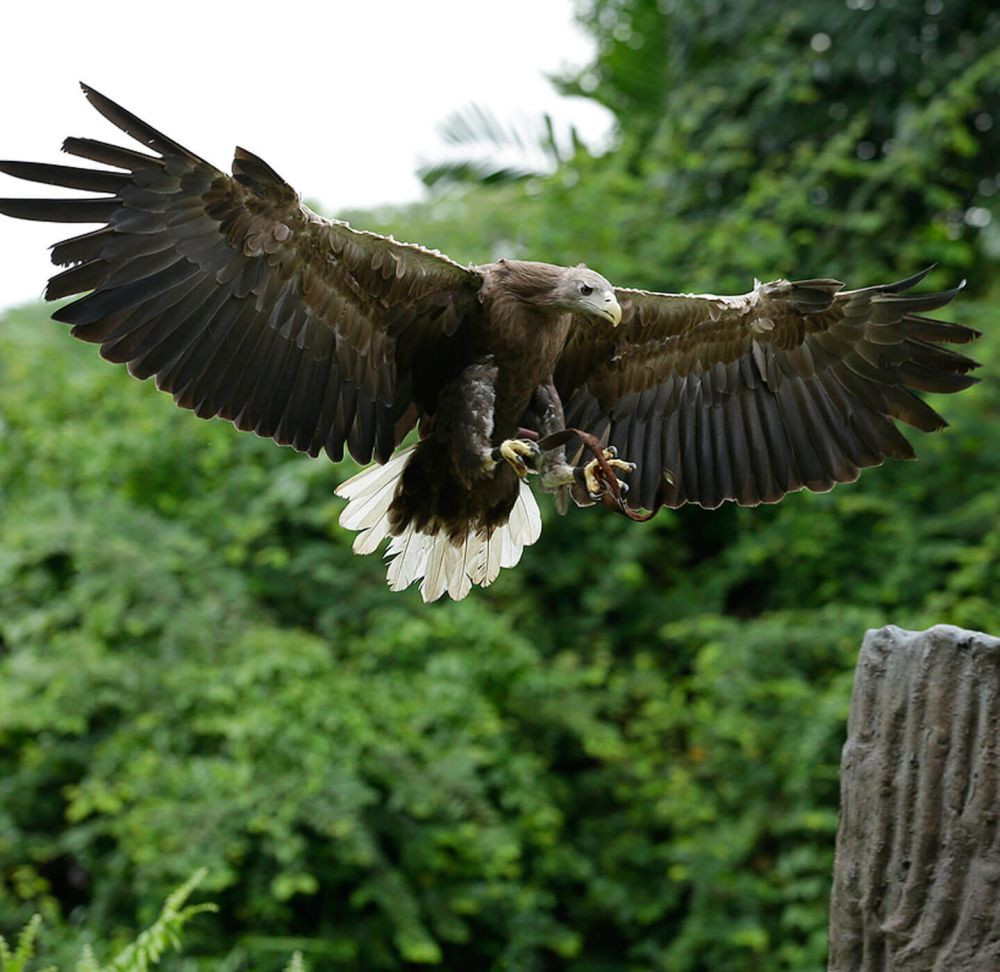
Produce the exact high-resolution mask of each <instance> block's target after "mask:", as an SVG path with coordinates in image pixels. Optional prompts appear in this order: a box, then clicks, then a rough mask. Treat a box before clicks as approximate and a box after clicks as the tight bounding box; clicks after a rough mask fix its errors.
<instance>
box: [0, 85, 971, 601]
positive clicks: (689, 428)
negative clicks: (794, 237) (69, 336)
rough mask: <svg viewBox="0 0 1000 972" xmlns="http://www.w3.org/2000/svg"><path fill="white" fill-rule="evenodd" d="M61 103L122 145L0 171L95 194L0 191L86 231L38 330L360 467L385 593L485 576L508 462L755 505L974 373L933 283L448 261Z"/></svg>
mask: <svg viewBox="0 0 1000 972" xmlns="http://www.w3.org/2000/svg"><path fill="white" fill-rule="evenodd" d="M83 90H84V93H85V94H86V96H87V98H88V99H89V101H90V103H91V104H92V105H93V106H94V107H95V108H96V109H97V110H98V111H99V112H100V113H101V114H102V115H104V117H105V118H107V119H108V120H109V121H111V122H112V123H113V124H115V125H117V126H118V128H120V129H121V130H122V131H124V132H126V133H127V134H128V135H130V136H132V137H133V138H134V139H135V140H136V141H138V142H139V143H141V145H142V148H143V151H136V150H134V149H130V148H122V147H119V146H117V145H112V144H108V143H106V142H101V141H95V140H93V139H89V138H69V139H67V140H66V141H65V142H64V144H63V149H64V150H65V151H66V152H68V153H70V154H71V155H75V156H79V157H81V158H84V159H88V160H89V161H91V162H96V163H100V164H102V165H104V166H108V167H110V168H79V167H73V166H62V165H49V164H40V163H30V162H3V163H0V170H2V171H4V172H6V173H8V174H10V175H12V176H17V177H19V178H21V179H27V180H29V181H32V182H40V183H48V184H50V185H56V186H64V187H68V188H72V189H81V190H84V191H88V192H93V193H96V194H97V195H96V196H94V197H86V198H78V199H3V200H0V212H3V213H5V214H6V215H8V216H15V217H19V218H22V219H35V220H50V221H52V222H67V223H97V224H103V225H102V226H101V228H99V229H96V230H94V231H92V232H88V233H84V234H83V235H80V236H74V237H72V238H71V239H68V240H64V241H63V242H61V243H57V244H56V245H55V246H54V247H53V250H52V261H53V263H55V264H56V265H57V266H60V267H66V268H68V269H65V270H63V271H62V272H61V273H59V274H57V275H56V276H54V277H53V278H52V279H51V280H50V281H49V284H48V288H47V290H46V292H45V296H46V298H47V299H49V300H56V299H58V298H62V297H68V296H70V295H76V294H85V296H82V297H79V298H78V299H77V300H75V301H73V302H72V303H69V304H66V305H65V306H63V307H60V308H59V309H58V310H57V311H56V312H55V314H54V315H53V317H54V318H55V319H56V320H58V321H63V322H65V323H67V324H71V325H73V329H72V333H73V334H74V335H75V336H76V337H78V338H82V339H83V340H85V341H92V342H94V343H96V344H99V345H100V346H101V354H102V355H103V356H104V357H105V358H108V359H109V360H111V361H118V362H122V363H124V364H126V365H127V366H128V369H129V371H130V372H131V373H132V374H133V375H135V376H136V377H138V378H150V377H153V376H155V378H156V384H157V387H158V388H161V389H163V390H164V391H167V392H170V393H171V394H172V395H173V397H174V401H176V402H177V404H178V405H181V406H183V407H184V408H189V409H192V410H193V411H194V412H195V414H196V415H198V416H200V417H202V418H211V417H213V416H221V417H222V418H225V419H228V420H229V421H231V422H232V423H233V424H234V425H236V427H237V428H240V429H246V430H252V431H254V432H256V433H257V434H258V435H261V436H269V437H271V438H273V439H275V440H276V441H277V442H279V443H282V444H284V445H290V446H292V447H293V448H294V449H297V450H299V451H301V452H306V453H308V454H309V455H311V456H317V455H319V453H320V452H326V454H327V455H328V456H329V457H330V459H331V460H333V461H334V462H339V461H340V460H341V459H342V458H343V455H344V448H345V446H346V447H347V450H348V452H349V453H350V455H351V456H353V458H354V459H355V460H356V461H357V462H358V463H361V464H365V463H370V462H371V461H372V460H373V459H374V460H375V462H376V464H375V465H372V466H371V467H369V468H367V469H365V470H363V471H362V472H361V473H359V474H358V475H356V476H355V477H354V478H353V479H350V480H348V481H347V482H345V483H344V484H343V485H342V486H341V487H340V488H339V490H338V493H339V494H340V495H341V496H344V497H346V498H347V500H348V504H347V507H346V509H345V510H344V513H343V515H342V517H341V523H342V524H343V525H344V526H345V527H347V528H349V529H352V530H357V531H360V532H359V534H358V537H357V538H356V540H355V544H354V549H355V550H356V551H357V552H358V553H365V554H366V553H371V552H373V551H374V550H376V549H377V548H378V546H379V545H380V544H381V543H382V542H383V541H384V540H385V539H387V538H388V539H389V545H388V550H387V554H386V556H387V558H388V559H389V566H388V580H389V584H390V586H391V587H392V588H393V589H394V590H398V589H402V588H404V587H406V586H408V585H409V584H411V583H413V582H415V581H418V580H421V581H422V583H421V593H422V595H423V597H424V600H427V601H431V600H434V599H436V598H438V597H440V596H441V595H442V594H444V593H445V592H447V593H448V594H449V595H450V596H451V597H453V598H456V599H458V598H461V597H464V596H465V595H466V594H467V593H468V592H469V590H470V588H471V586H472V585H474V584H479V585H483V586H485V585H487V584H489V583H491V582H492V581H493V580H494V579H495V578H496V576H497V574H498V572H499V570H500V568H501V567H511V566H513V565H514V564H516V563H517V561H518V560H519V559H520V556H521V552H522V550H523V548H524V547H525V546H527V545H529V544H532V543H534V542H535V541H536V540H537V539H538V536H539V533H540V530H541V518H540V516H539V512H538V507H537V505H536V503H535V500H534V498H533V496H532V492H531V488H530V486H529V479H528V475H529V473H535V474H537V477H538V478H537V482H538V484H539V486H540V488H541V489H542V490H543V491H545V492H550V493H555V494H557V502H559V503H560V504H561V505H562V507H563V508H565V506H566V503H567V499H568V498H569V497H572V499H574V500H575V501H576V502H577V504H578V505H588V504H591V503H593V502H594V501H595V500H600V499H601V498H602V496H603V497H604V499H605V501H607V499H608V497H609V496H613V497H614V498H615V499H616V500H617V501H619V503H620V505H623V504H621V501H620V497H621V494H622V492H623V489H624V486H625V482H624V481H627V483H628V485H630V486H631V492H630V493H629V499H630V501H631V502H633V503H634V504H635V506H636V507H641V508H645V509H646V510H650V511H655V510H656V509H657V508H658V507H659V506H667V507H679V506H682V505H683V504H685V503H697V504H698V505H700V506H703V507H707V508H714V507H717V506H719V504H721V503H723V502H725V501H727V500H731V501H734V502H737V503H739V504H741V505H744V506H752V505H755V504H757V503H773V502H776V501H777V500H779V499H781V497H782V496H784V495H785V494H786V493H789V492H792V491H794V490H798V489H802V488H806V489H810V490H816V491H824V490H828V489H830V488H831V487H833V485H834V484H835V483H843V482H850V481H852V480H854V479H856V478H857V476H858V473H859V471H860V469H861V468H863V467H865V466H875V465H878V464H879V463H881V462H882V461H883V459H885V457H886V456H892V457H894V458H900V459H909V458H913V455H914V453H913V450H912V449H911V447H910V445H909V443H908V442H907V440H906V439H905V438H904V437H903V436H902V435H901V434H900V432H899V431H898V429H897V428H896V425H895V422H894V420H898V421H901V422H905V423H907V424H908V425H911V426H914V427H916V428H918V429H922V430H924V431H932V430H935V429H939V428H941V427H942V426H944V425H945V422H944V420H943V419H942V418H941V417H940V416H939V415H938V414H937V413H936V412H935V411H934V410H933V409H932V408H931V407H930V406H929V405H927V404H926V403H925V402H924V401H923V400H922V399H921V398H919V397H917V396H916V395H915V394H913V391H912V389H917V390H920V391H929V392H955V391H958V390H960V389H962V388H966V387H968V386H969V385H970V384H972V383H973V382H974V381H975V379H974V378H972V377H970V376H969V375H968V374H967V372H968V371H970V370H971V369H972V368H974V367H976V362H974V361H973V360H972V359H970V358H968V357H965V356H963V355H961V354H958V353H956V352H954V351H952V350H949V349H945V348H942V347H940V345H941V344H942V343H945V342H950V343H959V344H963V343H967V342H969V341H972V340H974V339H975V338H976V337H978V336H979V335H978V332H977V331H975V330H973V329H971V328H968V327H963V326H961V325H959V324H951V323H944V322H942V321H937V320H931V319H928V318H927V317H924V316H923V314H924V312H926V311H931V310H934V309H936V308H938V307H941V306H942V305H944V304H946V303H947V302H948V301H949V300H951V298H952V297H953V296H954V295H955V293H956V292H957V290H958V288H956V289H955V290H949V291H945V292H942V293H924V294H907V293H905V292H906V291H908V290H909V289H910V288H911V287H912V286H913V285H914V284H916V283H918V282H919V281H920V280H921V279H922V278H923V276H924V275H925V273H926V272H927V271H924V272H923V273H919V274H916V275H915V276H912V277H909V278H907V279H906V280H901V281H899V282H897V283H893V284H887V285H883V286H875V287H865V288H862V289H860V290H844V289H843V284H841V283H840V282H838V281H836V280H828V279H816V280H800V281H794V282H790V281H788V280H784V279H780V280H775V281H773V282H771V283H764V284H762V283H756V284H755V286H754V288H753V290H751V291H750V292H749V293H747V294H743V295H740V296H733V297H718V296H714V295H711V294H700V295H695V294H666V293H650V292H647V291H643V290H631V289H622V288H617V287H614V286H612V284H610V283H609V282H608V281H607V280H606V279H605V278H604V277H602V276H601V275H600V274H599V273H596V272H594V271H593V270H590V269H587V268H586V267H585V266H584V265H582V264H581V265H579V266H576V267H559V266H552V265H550V264H546V263H532V262H526V261H519V260H498V261H497V262H495V263H489V264H484V265H481V266H462V265H461V264H459V263H456V262H455V261H453V260H451V259H449V258H448V257H446V256H444V255H443V254H441V253H438V252H436V251H434V250H429V249H425V248H424V247H422V246H416V245H413V244H409V243H400V242H397V241H396V240H394V239H392V238H391V237H385V236H379V235H378V234H375V233H371V232H367V231H364V230H358V229H353V228H352V227H350V226H349V225H348V224H347V223H345V222H342V221H340V220H336V219H324V218H323V217H321V216H318V215H317V214H316V213H314V212H312V211H311V210H309V209H308V208H307V207H305V206H304V205H302V203H301V201H300V199H299V196H298V195H297V194H296V192H295V191H294V190H293V189H292V188H291V186H289V185H288V184H287V183H286V182H285V181H284V180H283V179H282V178H281V177H280V176H278V175H277V173H276V172H274V170H273V169H271V168H270V167H269V166H268V165H267V164H266V163H265V162H263V161H262V160H261V159H259V158H257V157H256V156H255V155H252V154H251V153H250V152H247V151H245V150H244V149H241V148H237V149H236V152H235V158H234V161H233V165H232V175H227V174H226V173H224V172H221V171H220V170H219V169H217V168H215V167H214V166H213V165H211V164H210V163H208V162H206V161H205V160H204V159H201V158H199V157H198V156H197V155H195V154H194V153H192V152H190V151H188V150H187V149H186V148H183V147H182V146H181V145H179V144H178V143H177V142H175V141H173V139H170V138H168V137H166V136H165V135H163V134H161V133H160V132H158V131H157V130H156V129H154V128H152V127H150V126H149V125H148V124H146V123H145V122H143V121H141V120H140V119H139V118H137V117H136V116H135V115H133V114H132V113H131V112H128V111H126V110H125V109H124V108H121V107H120V106H119V105H117V104H115V103H114V102H112V101H110V100H109V99H108V98H105V97H104V96H103V95H101V94H99V93H98V92H96V91H95V90H93V89H92V88H89V87H87V86H85V85H84V86H83ZM567 427H568V428H570V429H579V430H581V431H582V432H584V433H589V434H590V436H591V437H592V438H591V439H590V440H589V441H590V442H591V444H592V448H594V447H593V443H594V442H597V443H599V445H598V447H596V448H594V455H593V457H592V458H591V455H590V453H589V452H585V451H584V450H583V449H582V447H581V446H579V445H578V444H577V445H575V446H574V447H573V449H572V450H571V453H570V456H569V458H567V454H566V446H567V444H568V443H569V442H570V441H573V440H571V433H569V432H567V431H564V430H565V429H567ZM414 428H416V429H417V430H418V436H417V437H416V438H417V441H416V442H415V444H413V445H409V446H407V447H406V448H402V449H400V448H399V447H400V445H401V443H402V442H403V440H404V439H405V438H406V437H407V435H408V434H409V433H410V432H411V431H412V430H413V429H414ZM575 441H576V442H577V443H579V441H580V439H577V440H575ZM619 477H621V479H619Z"/></svg>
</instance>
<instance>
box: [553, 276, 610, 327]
mask: <svg viewBox="0 0 1000 972" xmlns="http://www.w3.org/2000/svg"><path fill="white" fill-rule="evenodd" d="M557 299H558V302H559V304H560V306H561V307H563V308H564V309H565V310H568V311H573V312H574V313H577V314H590V315H591V316H593V317H600V318H603V319H604V320H606V321H610V322H611V324H612V326H614V327H617V326H618V325H619V324H620V323H621V319H622V309H621V305H620V304H619V303H618V298H617V297H616V296H615V288H614V287H612V286H611V284H610V283H609V282H608V281H607V280H606V279H605V278H604V277H602V276H601V275H600V274H599V273H597V272H596V271H594V270H591V269H590V268H589V267H586V266H584V265H583V264H582V263H581V264H580V265H579V266H575V267H566V268H565V269H564V270H563V273H562V275H561V276H560V279H559V282H558V285H557Z"/></svg>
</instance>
